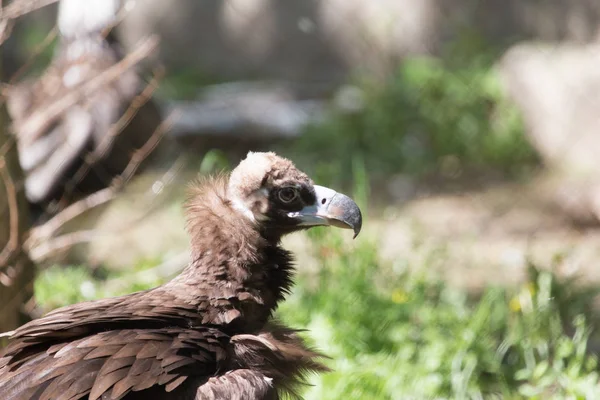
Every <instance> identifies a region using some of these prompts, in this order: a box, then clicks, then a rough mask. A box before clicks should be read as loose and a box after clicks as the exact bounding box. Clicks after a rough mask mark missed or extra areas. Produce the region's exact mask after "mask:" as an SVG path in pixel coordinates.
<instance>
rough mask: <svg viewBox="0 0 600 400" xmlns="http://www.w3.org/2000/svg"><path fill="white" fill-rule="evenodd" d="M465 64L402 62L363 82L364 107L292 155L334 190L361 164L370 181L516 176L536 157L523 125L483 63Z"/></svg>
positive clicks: (332, 122)
mask: <svg viewBox="0 0 600 400" xmlns="http://www.w3.org/2000/svg"><path fill="white" fill-rule="evenodd" d="M469 61H470V62H469V63H468V64H466V65H465V62H464V61H463V62H462V63H458V62H452V60H450V61H447V62H444V61H441V60H438V59H434V58H410V59H407V60H406V61H405V62H404V63H403V64H402V65H401V67H400V68H399V69H398V71H397V72H396V73H395V74H394V75H393V76H391V77H390V78H389V79H387V80H386V81H385V82H384V83H383V84H381V83H380V82H369V81H365V80H363V81H361V82H359V83H358V87H359V88H360V91H361V93H362V100H361V95H357V94H356V93H355V94H354V97H357V96H358V99H355V102H358V103H360V104H362V108H360V109H358V110H355V111H354V112H341V111H332V112H331V114H330V116H329V118H327V119H326V120H325V121H324V122H321V123H319V124H316V125H313V126H311V127H309V128H308V129H307V131H306V133H305V134H304V135H303V136H302V137H301V138H299V139H298V140H297V142H296V143H295V145H294V146H293V147H292V149H291V150H289V149H281V151H283V152H286V151H287V152H288V153H289V152H293V153H294V157H295V158H306V159H307V160H306V162H304V163H303V165H313V166H314V167H313V171H311V172H312V173H314V174H316V175H317V176H319V177H321V178H322V179H324V180H328V181H334V182H335V183H336V184H338V185H339V184H341V183H345V182H344V181H347V180H348V178H349V177H350V176H351V175H350V171H351V168H350V167H351V164H352V159H353V158H354V157H356V156H357V155H358V156H360V157H361V158H363V159H364V160H365V163H366V165H367V169H368V170H369V171H370V175H371V177H372V178H382V177H387V176H389V175H390V174H391V173H398V172H404V173H411V174H417V175H423V174H442V175H445V176H450V177H456V176H457V175H459V174H460V173H461V171H462V170H464V169H468V168H482V167H484V168H489V169H493V170H497V171H500V172H503V173H505V174H508V175H515V174H519V173H520V172H522V171H523V170H524V169H525V168H524V167H527V166H531V165H532V164H533V163H534V162H535V160H536V158H535V156H534V152H533V150H532V148H531V147H530V145H529V144H528V143H527V141H526V139H525V136H524V132H523V125H522V122H521V118H520V116H519V113H518V111H517V110H516V108H515V107H514V106H513V105H512V104H511V103H510V102H509V101H508V100H507V99H506V98H505V96H504V94H503V92H502V90H501V86H500V83H499V79H498V76H497V72H496V71H495V70H494V69H493V68H490V67H489V62H488V61H487V59H485V58H475V59H473V60H469Z"/></svg>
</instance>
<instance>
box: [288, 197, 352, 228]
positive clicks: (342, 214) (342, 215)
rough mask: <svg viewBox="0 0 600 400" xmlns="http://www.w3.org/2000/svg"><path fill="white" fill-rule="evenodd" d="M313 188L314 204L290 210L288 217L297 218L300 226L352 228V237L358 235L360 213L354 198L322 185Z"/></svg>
mask: <svg viewBox="0 0 600 400" xmlns="http://www.w3.org/2000/svg"><path fill="white" fill-rule="evenodd" d="M314 188H315V194H316V196H317V200H316V202H315V204H312V205H310V206H306V207H304V208H303V209H302V210H300V211H296V212H291V213H289V214H288V217H290V218H295V219H297V220H299V221H300V224H299V225H300V226H318V225H330V226H337V227H338V228H345V229H352V230H353V231H354V238H355V237H356V236H358V233H359V232H360V228H361V227H362V214H361V212H360V208H358V206H357V205H356V203H355V202H354V200H352V199H351V198H350V197H348V196H346V195H345V194H342V193H338V192H336V191H335V190H332V189H329V188H326V187H324V186H318V185H315V186H314Z"/></svg>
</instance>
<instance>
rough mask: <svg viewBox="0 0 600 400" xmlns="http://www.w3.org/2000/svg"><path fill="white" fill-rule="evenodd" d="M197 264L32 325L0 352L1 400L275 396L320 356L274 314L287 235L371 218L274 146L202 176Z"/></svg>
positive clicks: (289, 389)
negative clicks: (219, 173) (224, 173)
mask: <svg viewBox="0 0 600 400" xmlns="http://www.w3.org/2000/svg"><path fill="white" fill-rule="evenodd" d="M186 211H187V220H188V225H187V228H188V231H189V234H190V237H191V256H192V257H191V262H190V264H189V266H188V267H187V268H185V269H184V271H183V272H182V273H181V274H180V275H179V276H177V277H176V278H174V279H173V280H172V281H170V282H168V283H166V284H164V285H162V286H159V287H157V288H154V289H151V290H147V291H143V292H138V293H133V294H129V295H126V296H122V297H118V298H111V299H103V300H98V301H93V302H86V303H80V304H75V305H72V306H68V307H64V308H61V309H58V310H55V311H52V312H50V313H49V314H47V315H46V316H44V317H42V318H40V319H38V320H35V321H32V322H30V323H28V324H26V325H23V326H22V327H20V328H19V329H17V330H16V332H15V333H14V334H13V335H12V337H11V339H10V342H9V344H8V346H7V347H6V349H5V350H4V352H3V354H2V356H0V357H1V358H0V398H1V399H3V400H17V399H19V400H20V399H35V400H38V399H39V400H45V399H52V400H75V399H87V398H89V399H92V400H96V399H105V400H108V399H110V400H116V399H128V400H131V399H144V400H149V399H182V400H183V399H205V398H206V399H277V398H279V396H280V395H281V394H282V393H288V394H294V393H295V392H294V388H295V387H296V385H297V384H299V383H301V382H302V378H303V375H304V374H305V373H307V372H317V371H324V370H326V368H325V367H324V366H323V365H322V364H320V363H319V357H320V355H319V354H318V353H316V352H314V351H312V350H310V349H309V348H307V347H306V346H305V345H304V343H303V342H302V340H301V339H300V338H299V337H298V335H297V333H296V332H295V331H294V330H292V329H289V328H286V327H284V326H281V325H279V324H277V323H276V322H274V321H273V320H272V319H271V316H272V313H273V312H274V310H275V309H276V307H277V304H278V302H280V301H281V300H283V298H284V296H285V294H286V293H287V292H288V291H289V289H290V287H291V285H292V276H293V266H292V257H291V254H290V253H289V252H287V251H286V250H284V249H283V248H281V246H280V239H281V237H282V235H284V234H287V233H291V232H293V231H296V230H300V229H305V228H308V227H310V226H315V225H337V226H342V227H347V228H353V229H354V231H355V234H356V233H358V231H359V230H360V227H361V216H360V210H359V209H358V207H357V206H356V204H355V203H354V202H353V201H352V200H350V199H349V198H348V197H346V196H344V195H342V194H339V193H336V192H334V191H333V190H331V189H327V188H323V187H320V186H316V185H313V183H312V181H311V180H310V178H308V177H307V176H306V175H305V174H304V173H302V172H300V171H299V170H297V169H296V168H295V167H294V165H293V164H292V163H291V162H290V161H288V160H286V159H283V158H280V157H278V156H276V155H275V154H273V153H249V155H248V157H247V158H246V159H245V160H244V161H242V162H241V163H240V165H239V166H238V167H237V168H236V169H235V170H234V171H233V172H232V173H231V175H230V177H229V179H228V178H227V177H220V178H215V179H210V180H205V181H203V182H200V183H198V184H196V185H195V186H194V187H193V188H192V190H191V195H190V199H189V201H188V204H187V210H186Z"/></svg>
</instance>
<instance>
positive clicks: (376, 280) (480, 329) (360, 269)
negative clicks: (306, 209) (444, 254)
mask: <svg viewBox="0 0 600 400" xmlns="http://www.w3.org/2000/svg"><path fill="white" fill-rule="evenodd" d="M344 233H347V232H335V231H331V230H326V229H320V228H319V229H315V230H313V231H311V232H310V233H309V236H310V243H311V249H312V250H311V251H312V253H313V256H314V257H316V258H317V260H318V263H319V268H318V270H317V271H316V272H315V271H312V272H311V271H303V272H301V273H300V274H299V276H298V284H297V285H296V287H295V289H294V291H293V293H292V294H291V296H290V297H289V298H288V300H287V301H286V302H285V303H283V304H282V306H281V308H280V310H279V311H278V317H280V318H281V319H282V320H284V321H285V322H286V323H288V324H289V325H291V326H293V327H297V328H307V329H308V332H307V333H306V334H305V335H306V337H307V339H308V340H309V342H310V343H311V344H312V345H314V346H315V347H317V348H318V349H320V350H322V351H324V352H325V353H326V354H327V355H329V356H330V357H331V360H328V362H327V363H328V365H329V366H330V367H331V368H333V370H334V371H333V372H331V373H327V374H323V375H320V376H318V377H312V378H311V383H312V384H313V385H314V386H312V387H309V388H308V389H307V391H306V398H307V399H323V398H327V399H365V398H373V399H393V398H394V399H397V398H402V399H430V398H431V399H434V398H435V399H479V398H495V397H496V398H508V399H512V398H514V399H517V398H532V399H548V398H557V399H584V398H600V382H599V377H598V365H597V359H596V357H595V356H592V355H588V354H587V353H586V344H587V338H588V337H589V335H590V332H591V328H592V326H594V325H595V320H594V318H593V317H594V314H593V312H592V308H591V300H592V299H593V297H594V296H595V295H596V294H597V290H596V289H593V288H586V287H584V286H582V285H581V284H577V283H576V282H573V281H561V280H558V279H557V278H556V276H555V275H553V274H552V273H551V272H549V271H541V270H539V269H537V268H535V267H533V266H532V267H531V268H530V276H529V279H528V281H527V282H525V283H524V284H523V285H522V286H521V287H519V288H513V289H507V288H494V287H490V288H488V289H486V290H485V291H484V292H483V293H481V294H480V295H477V296H474V295H472V294H469V293H467V292H465V291H463V290H460V289H457V288H453V287H449V286H447V285H445V284H444V283H442V282H439V281H436V280H435V279H432V278H431V277H428V275H430V274H428V273H427V265H423V266H417V267H416V268H409V269H406V268H402V269H401V271H396V269H397V268H396V267H394V265H390V264H388V263H386V262H384V261H382V260H380V258H379V255H378V252H377V243H376V238H374V237H366V236H365V237H359V238H358V239H357V240H356V241H354V242H353V243H354V244H353V245H352V246H348V244H347V242H345V241H344V240H343V239H344V238H343V236H342V235H343V234H344ZM415 251H417V250H415ZM158 261H159V260H150V261H147V262H143V263H140V265H139V266H137V267H136V268H134V269H135V271H132V272H129V273H126V274H125V275H114V274H115V273H109V274H97V273H96V274H92V273H90V272H89V270H87V269H86V268H83V267H69V268H66V269H60V268H58V267H55V268H51V269H49V270H46V271H44V272H42V273H41V274H40V276H39V277H38V279H37V282H36V285H35V288H36V295H37V298H38V301H39V302H40V303H41V304H42V306H43V307H44V308H46V309H51V308H54V307H58V306H61V305H64V304H68V303H74V302H77V301H82V300H89V299H91V298H97V297H104V296H113V295H117V294H122V293H127V292H130V291H134V290H141V289H144V288H147V287H152V286H154V285H156V284H159V283H160V279H158V278H156V279H154V280H153V279H149V280H148V279H146V281H144V282H142V283H136V284H133V283H130V284H129V286H123V285H120V286H117V288H115V287H114V285H111V284H108V283H110V282H114V281H117V280H118V281H122V282H132V280H131V279H130V278H131V276H132V275H131V274H135V273H137V272H139V271H144V270H147V268H148V267H151V266H153V265H155V264H156V263H157V262H158ZM90 288H92V289H90ZM568 332H569V333H570V334H568Z"/></svg>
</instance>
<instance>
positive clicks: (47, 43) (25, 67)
mask: <svg viewBox="0 0 600 400" xmlns="http://www.w3.org/2000/svg"><path fill="white" fill-rule="evenodd" d="M57 35H58V28H57V27H56V26H55V27H54V28H52V29H51V30H50V32H48V34H47V35H46V37H45V38H44V40H42V41H41V42H40V43H39V44H38V45H37V46H35V48H34V49H33V50H32V51H31V54H30V55H29V57H28V58H27V60H26V61H25V62H24V63H23V65H21V67H19V69H18V70H17V72H15V73H14V74H13V76H11V77H10V81H9V82H10V83H14V82H15V81H16V80H17V79H19V78H20V77H21V75H23V74H24V73H25V72H26V71H27V70H28V69H29V68H31V66H32V65H33V63H34V62H35V59H36V58H37V57H38V56H39V55H40V54H41V53H42V51H44V50H45V49H46V48H47V47H48V46H50V44H51V43H52V41H53V40H54V39H55V38H56V36H57ZM0 42H1V39H0Z"/></svg>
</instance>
